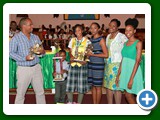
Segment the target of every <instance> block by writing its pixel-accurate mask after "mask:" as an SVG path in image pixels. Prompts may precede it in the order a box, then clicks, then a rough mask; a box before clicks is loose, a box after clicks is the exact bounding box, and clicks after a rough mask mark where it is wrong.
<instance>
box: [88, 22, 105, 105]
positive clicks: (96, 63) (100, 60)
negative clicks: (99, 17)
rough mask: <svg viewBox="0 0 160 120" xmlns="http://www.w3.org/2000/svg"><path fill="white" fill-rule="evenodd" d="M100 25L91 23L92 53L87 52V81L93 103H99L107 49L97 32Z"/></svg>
mask: <svg viewBox="0 0 160 120" xmlns="http://www.w3.org/2000/svg"><path fill="white" fill-rule="evenodd" d="M99 29H100V25H99V24H98V23H95V22H94V23H92V24H91V33H92V38H91V42H92V44H93V52H94V54H93V53H89V54H88V56H90V62H89V64H88V66H89V67H88V69H89V77H88V80H89V83H90V84H91V85H92V97H93V103H94V104H99V103H100V100H101V95H102V84H103V76H104V66H105V63H104V58H107V56H108V51H107V48H106V44H105V40H104V38H103V37H102V36H101V35H100V34H99Z"/></svg>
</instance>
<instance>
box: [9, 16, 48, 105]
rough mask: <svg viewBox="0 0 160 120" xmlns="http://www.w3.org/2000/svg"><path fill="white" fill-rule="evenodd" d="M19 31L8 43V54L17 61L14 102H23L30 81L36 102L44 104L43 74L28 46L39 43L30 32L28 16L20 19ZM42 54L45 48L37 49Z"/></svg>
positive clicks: (37, 38) (30, 21) (31, 24)
mask: <svg viewBox="0 0 160 120" xmlns="http://www.w3.org/2000/svg"><path fill="white" fill-rule="evenodd" d="M19 25H20V28H21V32H19V33H18V34H16V35H15V36H14V37H13V38H12V40H11V41H10V43H9V56H10V58H12V59H14V60H15V61H16V63H17V66H18V67H17V95H16V99H15V104H23V103H24V100H25V97H24V96H25V93H26V91H27V88H28V86H29V84H30V83H31V84H32V86H33V89H34V91H35V94H36V103H37V104H45V103H46V100H45V95H44V88H43V76H42V71H41V66H40V64H39V58H38V56H37V55H34V56H33V55H31V54H30V48H31V47H33V46H34V45H35V44H37V43H38V44H41V41H40V39H39V37H38V36H37V35H34V34H32V30H33V23H32V20H31V19H30V18H22V19H21V20H20V23H19ZM38 53H39V54H42V55H44V54H45V50H44V49H41V50H39V51H38Z"/></svg>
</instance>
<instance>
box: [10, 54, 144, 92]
mask: <svg viewBox="0 0 160 120" xmlns="http://www.w3.org/2000/svg"><path fill="white" fill-rule="evenodd" d="M54 55H55V54H53V53H51V52H49V53H47V54H46V55H45V56H44V57H42V58H40V64H41V66H42V73H43V80H44V88H45V89H53V88H55V83H54V82H53V77H52V72H53V60H52V58H53V57H54ZM69 59H70V57H69V52H67V55H66V60H67V61H69ZM140 66H141V69H142V71H143V78H144V81H145V54H144V53H143V54H142V61H141V63H140ZM16 69H17V65H16V62H15V61H14V60H13V59H9V88H11V89H13V88H16V82H17V78H16ZM29 88H31V86H29Z"/></svg>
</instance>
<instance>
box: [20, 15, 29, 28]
mask: <svg viewBox="0 0 160 120" xmlns="http://www.w3.org/2000/svg"><path fill="white" fill-rule="evenodd" d="M27 20H31V19H30V18H28V17H24V18H22V19H21V20H20V21H19V27H20V28H21V27H22V25H25V24H26V21H27Z"/></svg>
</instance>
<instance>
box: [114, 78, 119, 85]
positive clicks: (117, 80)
mask: <svg viewBox="0 0 160 120" xmlns="http://www.w3.org/2000/svg"><path fill="white" fill-rule="evenodd" d="M115 83H116V86H117V87H119V77H116V81H115Z"/></svg>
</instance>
